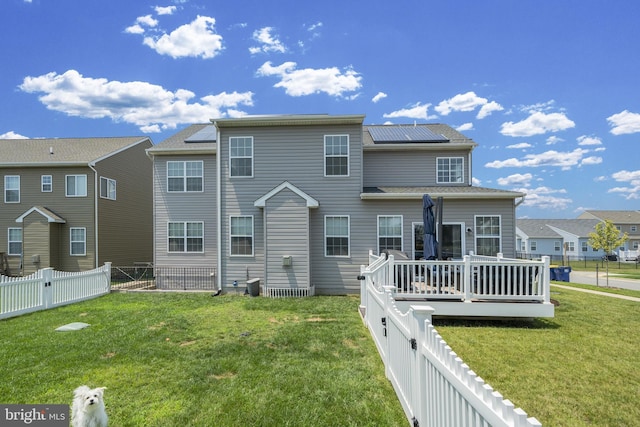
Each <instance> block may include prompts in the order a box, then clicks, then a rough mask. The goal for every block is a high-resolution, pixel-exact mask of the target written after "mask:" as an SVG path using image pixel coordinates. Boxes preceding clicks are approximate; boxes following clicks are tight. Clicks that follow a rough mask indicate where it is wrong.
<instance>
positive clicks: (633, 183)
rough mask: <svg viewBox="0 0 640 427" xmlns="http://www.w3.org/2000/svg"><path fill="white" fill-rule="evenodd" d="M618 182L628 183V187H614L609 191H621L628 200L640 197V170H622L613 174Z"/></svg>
mask: <svg viewBox="0 0 640 427" xmlns="http://www.w3.org/2000/svg"><path fill="white" fill-rule="evenodd" d="M611 177H612V178H613V179H615V180H616V181H618V182H624V183H628V184H629V185H628V186H626V187H614V188H611V189H609V190H608V192H609V193H620V195H621V196H623V197H624V198H625V199H627V200H636V199H640V170H636V171H627V170H621V171H619V172H616V173H614V174H612V175H611Z"/></svg>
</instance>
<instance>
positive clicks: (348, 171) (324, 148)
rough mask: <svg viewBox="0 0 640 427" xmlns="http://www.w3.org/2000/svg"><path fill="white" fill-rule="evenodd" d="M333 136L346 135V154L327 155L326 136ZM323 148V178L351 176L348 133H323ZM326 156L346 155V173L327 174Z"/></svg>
mask: <svg viewBox="0 0 640 427" xmlns="http://www.w3.org/2000/svg"><path fill="white" fill-rule="evenodd" d="M334 136H339V137H342V136H345V137H347V155H346V156H335V155H331V156H329V155H327V137H334ZM323 150H324V165H323V168H324V176H325V178H345V177H349V176H351V139H350V138H349V134H336V135H333V134H331V135H325V136H324V144H323ZM328 157H346V158H347V174H346V175H327V158H328Z"/></svg>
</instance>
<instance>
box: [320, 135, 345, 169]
mask: <svg viewBox="0 0 640 427" xmlns="http://www.w3.org/2000/svg"><path fill="white" fill-rule="evenodd" d="M324 176H349V135H325V137H324Z"/></svg>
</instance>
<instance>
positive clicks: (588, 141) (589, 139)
mask: <svg viewBox="0 0 640 427" xmlns="http://www.w3.org/2000/svg"><path fill="white" fill-rule="evenodd" d="M577 140H578V145H602V140H601V139H600V138H598V137H597V136H587V135H582V136H579V137H578V138H577Z"/></svg>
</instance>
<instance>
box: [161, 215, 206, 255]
mask: <svg viewBox="0 0 640 427" xmlns="http://www.w3.org/2000/svg"><path fill="white" fill-rule="evenodd" d="M169 224H182V232H183V235H182V239H183V241H184V242H183V243H184V250H182V251H171V250H169V247H170V245H169V239H170V238H171V236H169ZM187 224H202V237H201V238H202V250H201V251H188V250H187V247H188V244H187V239H188V237H189V236H187ZM204 234H205V232H204V221H167V253H169V254H203V253H204Z"/></svg>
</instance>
